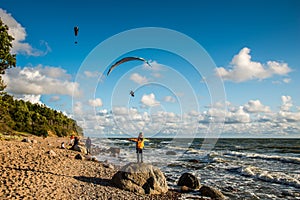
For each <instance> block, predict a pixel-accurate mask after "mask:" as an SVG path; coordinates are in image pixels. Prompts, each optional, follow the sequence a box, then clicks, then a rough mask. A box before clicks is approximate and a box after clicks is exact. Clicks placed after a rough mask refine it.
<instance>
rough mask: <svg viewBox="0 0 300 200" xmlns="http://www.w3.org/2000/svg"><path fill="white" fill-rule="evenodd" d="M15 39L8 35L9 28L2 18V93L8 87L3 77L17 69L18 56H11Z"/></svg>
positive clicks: (0, 34)
mask: <svg viewBox="0 0 300 200" xmlns="http://www.w3.org/2000/svg"><path fill="white" fill-rule="evenodd" d="M13 40H14V38H13V37H12V36H11V35H9V34H8V26H7V25H5V24H4V23H3V22H2V20H1V18H0V92H1V91H3V90H4V89H5V87H6V85H5V83H4V81H3V79H2V76H1V75H3V74H4V73H5V70H6V69H8V68H11V67H16V54H11V52H10V50H11V48H12V41H13Z"/></svg>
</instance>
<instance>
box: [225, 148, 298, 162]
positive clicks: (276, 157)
mask: <svg viewBox="0 0 300 200" xmlns="http://www.w3.org/2000/svg"><path fill="white" fill-rule="evenodd" d="M224 155H227V156H236V157H244V158H252V159H264V160H275V161H280V162H284V163H293V164H300V158H297V157H290V156H279V155H265V154H257V153H242V152H235V151H232V152H226V153H224Z"/></svg>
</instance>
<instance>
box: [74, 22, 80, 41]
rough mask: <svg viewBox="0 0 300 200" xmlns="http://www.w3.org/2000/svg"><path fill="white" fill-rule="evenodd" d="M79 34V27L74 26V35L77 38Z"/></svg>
mask: <svg viewBox="0 0 300 200" xmlns="http://www.w3.org/2000/svg"><path fill="white" fill-rule="evenodd" d="M78 32H79V27H78V26H74V34H75V37H77V35H78ZM75 44H77V41H75Z"/></svg>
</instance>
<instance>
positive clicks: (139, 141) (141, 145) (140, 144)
mask: <svg viewBox="0 0 300 200" xmlns="http://www.w3.org/2000/svg"><path fill="white" fill-rule="evenodd" d="M129 140H130V141H133V142H136V148H137V149H143V148H144V146H145V145H144V142H145V141H149V140H148V139H145V138H130V139H129Z"/></svg>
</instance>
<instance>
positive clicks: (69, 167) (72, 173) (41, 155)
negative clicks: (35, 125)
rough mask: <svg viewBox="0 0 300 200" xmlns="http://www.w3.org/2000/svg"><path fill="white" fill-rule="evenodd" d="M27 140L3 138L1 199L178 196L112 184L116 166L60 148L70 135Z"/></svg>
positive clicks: (0, 166) (154, 197) (0, 144)
mask: <svg viewBox="0 0 300 200" xmlns="http://www.w3.org/2000/svg"><path fill="white" fill-rule="evenodd" d="M28 139H29V140H31V141H34V142H31V143H29V142H21V141H20V140H11V141H4V140H0V173H1V176H0V199H37V200H39V199H76V200H77V199H179V196H180V194H179V193H177V192H175V191H169V192H167V193H166V194H164V195H140V194H135V193H131V192H127V191H124V190H121V189H118V188H116V187H114V186H112V185H111V184H110V180H111V178H112V176H113V175H114V174H115V173H116V171H117V169H114V168H110V167H107V165H105V164H104V163H101V162H98V161H89V160H87V159H84V160H77V159H75V156H76V155H77V154H79V152H76V151H72V150H68V149H60V144H61V142H62V141H64V142H68V138H57V137H48V138H46V139H43V138H40V137H35V136H31V137H29V138H28ZM82 156H84V155H83V154H82Z"/></svg>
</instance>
